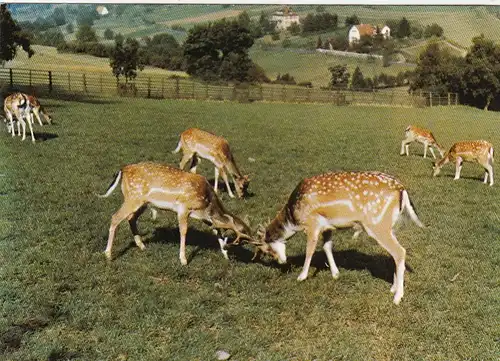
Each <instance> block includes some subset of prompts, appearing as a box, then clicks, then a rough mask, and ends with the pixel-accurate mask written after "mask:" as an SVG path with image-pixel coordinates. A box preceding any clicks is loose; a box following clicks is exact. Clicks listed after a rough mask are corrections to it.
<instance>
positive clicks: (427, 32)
mask: <svg viewBox="0 0 500 361" xmlns="http://www.w3.org/2000/svg"><path fill="white" fill-rule="evenodd" d="M386 24H387V26H389V28H391V36H392V37H394V38H397V39H405V38H414V39H421V38H430V37H433V36H436V37H441V36H443V34H444V30H443V28H442V27H441V26H439V25H438V24H436V23H432V24H430V25H426V26H425V28H424V27H422V25H420V24H419V23H410V21H409V20H408V19H406V18H405V17H402V18H401V19H400V20H387V22H386Z"/></svg>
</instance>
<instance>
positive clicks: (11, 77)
mask: <svg viewBox="0 0 500 361" xmlns="http://www.w3.org/2000/svg"><path fill="white" fill-rule="evenodd" d="M9 77H10V87H11V88H13V87H14V76H13V74H12V68H9Z"/></svg>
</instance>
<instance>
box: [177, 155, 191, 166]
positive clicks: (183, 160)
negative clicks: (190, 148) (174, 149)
mask: <svg viewBox="0 0 500 361" xmlns="http://www.w3.org/2000/svg"><path fill="white" fill-rule="evenodd" d="M193 155H194V153H184V154H183V155H182V159H181V161H180V163H179V168H180V169H184V166H185V165H186V163H187V162H189V160H190V159H191V157H192V156H193Z"/></svg>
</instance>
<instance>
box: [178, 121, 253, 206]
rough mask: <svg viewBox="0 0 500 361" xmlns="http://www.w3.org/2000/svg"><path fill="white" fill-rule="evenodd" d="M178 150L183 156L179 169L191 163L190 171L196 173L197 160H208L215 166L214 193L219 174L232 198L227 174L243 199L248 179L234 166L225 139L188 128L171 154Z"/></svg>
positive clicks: (232, 194)
mask: <svg viewBox="0 0 500 361" xmlns="http://www.w3.org/2000/svg"><path fill="white" fill-rule="evenodd" d="M180 150H182V152H183V156H182V159H181V162H180V164H179V168H181V169H184V166H185V165H186V163H187V162H189V161H191V165H190V171H191V172H192V173H196V166H197V165H198V162H199V158H204V159H208V160H209V161H210V162H212V163H213V164H214V166H215V184H214V189H215V192H217V188H218V181H219V174H220V175H221V176H222V179H223V180H224V182H225V184H226V188H227V192H228V193H229V196H230V197H231V198H234V193H233V192H232V191H231V187H230V186H229V181H228V177H227V173H229V174H230V175H231V177H232V178H233V182H234V186H235V189H236V193H237V195H238V197H239V198H241V197H243V195H244V194H245V191H246V189H247V187H248V184H249V179H248V176H247V175H242V174H241V172H240V170H239V169H238V167H237V166H236V162H235V161H234V157H233V154H232V153H231V150H230V149H229V143H228V142H227V140H226V139H224V138H222V137H219V136H217V135H214V134H212V133H209V132H206V131H203V130H200V129H197V128H190V129H187V130H186V131H184V132H183V133H182V134H181V136H180V140H179V143H178V145H177V148H176V149H175V150H174V151H173V153H174V154H175V153H178V152H179V151H180Z"/></svg>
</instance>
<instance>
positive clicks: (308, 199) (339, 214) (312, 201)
mask: <svg viewBox="0 0 500 361" xmlns="http://www.w3.org/2000/svg"><path fill="white" fill-rule="evenodd" d="M403 210H406V211H407V212H408V214H409V215H410V217H411V219H412V220H413V221H414V222H415V223H416V224H417V225H418V226H419V227H424V225H423V224H422V223H421V222H420V220H419V219H418V217H417V215H416V213H415V211H414V209H413V206H412V204H411V202H410V198H409V196H408V193H407V191H406V189H405V188H404V186H403V185H402V184H401V183H400V182H399V181H398V180H396V179H395V178H393V177H391V176H389V175H386V174H383V173H379V172H332V173H326V174H322V175H318V176H315V177H312V178H308V179H305V180H303V181H302V182H301V183H299V185H298V186H297V187H296V188H295V190H294V191H293V192H292V194H291V195H290V197H289V199H288V202H287V204H286V205H285V206H284V207H283V208H282V209H281V211H280V212H279V213H278V215H277V216H276V217H275V218H274V219H273V220H272V221H271V223H270V224H269V225H268V226H267V228H266V229H265V230H261V231H260V236H261V238H260V240H257V241H255V242H252V241H250V243H253V244H254V245H255V246H257V251H256V256H257V254H258V253H259V252H263V253H267V254H270V255H272V256H273V257H274V258H275V259H276V260H277V261H278V262H279V263H285V262H286V245H285V242H286V240H287V239H288V238H290V237H291V236H293V235H294V234H295V233H296V232H298V231H304V232H305V233H306V235H307V248H306V258H305V262H304V267H303V269H302V272H301V273H300V275H299V277H298V280H299V281H303V280H305V279H306V278H307V276H308V273H309V266H310V264H311V259H312V256H313V254H314V251H315V249H316V244H317V242H318V238H319V237H320V236H321V235H322V234H323V233H324V232H325V231H329V232H326V233H325V235H324V246H323V249H324V251H325V254H326V257H327V259H328V263H329V265H330V270H331V273H332V276H333V278H337V277H338V274H339V270H338V268H337V266H336V264H335V261H334V259H333V254H332V240H331V231H330V230H334V229H336V228H350V227H356V228H355V229H357V230H359V229H360V228H361V227H360V225H361V226H362V227H363V228H364V230H365V231H366V232H367V233H368V235H369V236H371V237H373V238H374V239H375V240H376V241H377V242H378V243H379V244H380V245H381V246H382V247H383V248H385V249H386V250H387V251H388V252H389V254H390V255H391V256H392V257H393V258H394V261H395V263H396V273H395V274H394V283H393V285H392V287H391V292H393V293H395V295H394V303H395V304H399V302H400V301H401V298H402V297H403V294H404V290H403V283H404V272H405V256H406V251H405V249H404V248H403V247H401V245H400V244H399V242H398V240H397V239H396V237H395V236H394V233H393V227H394V224H395V223H396V221H397V219H398V218H399V215H400V214H401V213H402V212H403Z"/></svg>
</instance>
